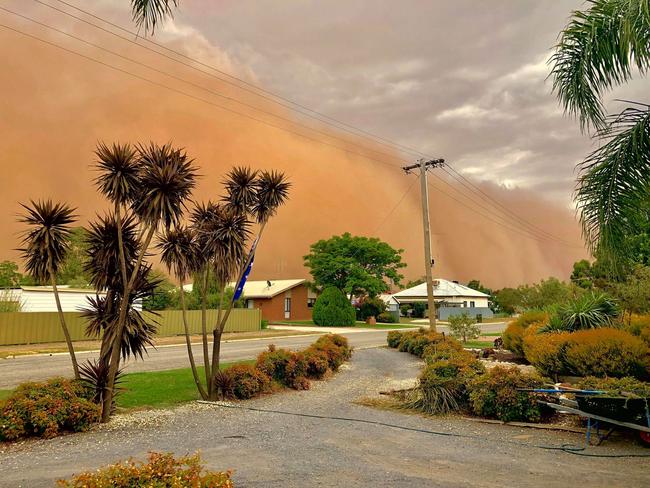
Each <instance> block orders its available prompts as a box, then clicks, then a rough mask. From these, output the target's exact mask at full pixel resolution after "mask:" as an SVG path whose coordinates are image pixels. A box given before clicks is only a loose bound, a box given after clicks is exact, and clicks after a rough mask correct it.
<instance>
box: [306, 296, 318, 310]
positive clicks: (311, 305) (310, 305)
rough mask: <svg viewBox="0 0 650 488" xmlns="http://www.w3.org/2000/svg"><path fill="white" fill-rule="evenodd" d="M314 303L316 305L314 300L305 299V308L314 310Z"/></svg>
mask: <svg viewBox="0 0 650 488" xmlns="http://www.w3.org/2000/svg"><path fill="white" fill-rule="evenodd" d="M315 303H316V299H315V298H308V299H307V308H314V304H315Z"/></svg>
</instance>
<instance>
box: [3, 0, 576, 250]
mask: <svg viewBox="0 0 650 488" xmlns="http://www.w3.org/2000/svg"><path fill="white" fill-rule="evenodd" d="M35 1H37V2H38V3H40V4H42V5H46V6H49V5H48V4H45V3H43V2H40V1H39V0H35ZM63 3H65V2H63ZM66 5H67V4H66ZM50 7H51V6H50ZM52 8H55V7H52ZM0 9H1V10H4V11H5V12H8V13H10V14H13V15H15V16H18V17H20V18H23V19H25V20H28V21H31V22H33V23H35V24H37V25H41V26H43V27H45V28H48V29H50V30H53V31H55V32H57V33H59V34H62V35H65V36H67V37H70V38H72V39H74V40H77V41H79V42H82V43H84V44H86V45H90V46H91V47H94V48H97V49H100V50H103V51H105V52H108V53H109V54H112V55H114V56H117V57H120V58H122V59H125V60H127V61H130V62H133V63H137V64H139V65H141V66H143V67H145V68H147V69H150V70H152V71H154V72H157V73H160V74H163V75H165V76H169V77H171V78H172V79H176V80H178V81H181V82H184V83H187V84H190V85H191V86H194V87H197V88H200V89H202V90H205V91H207V92H209V93H211V94H213V95H216V96H220V97H223V98H226V99H227V100H229V101H234V102H236V103H241V104H243V105H245V106H247V107H249V108H252V109H254V110H259V111H261V112H263V113H266V114H268V115H271V116H274V117H276V115H275V114H272V113H270V112H266V111H263V110H261V109H258V108H257V107H254V106H252V105H250V104H246V103H244V102H241V101H239V100H237V99H233V98H232V97H228V96H224V95H222V94H220V93H218V92H215V91H213V90H210V89H208V88H205V87H202V86H200V85H197V84H195V83H192V82H189V81H187V80H184V79H182V78H180V77H177V76H174V75H170V74H169V73H166V72H164V71H162V70H159V69H157V68H155V67H153V66H150V65H146V64H144V63H141V62H139V61H138V60H134V59H132V58H128V57H126V56H124V55H122V54H120V53H116V52H115V51H111V50H108V49H106V48H104V47H102V46H100V45H97V44H95V43H92V42H89V41H86V40H85V39H82V38H79V37H77V36H74V35H72V34H69V33H67V32H65V31H62V30H60V29H57V28H55V27H52V26H49V25H47V24H44V23H42V22H39V21H37V20H35V19H32V18H29V17H27V16H24V15H22V14H19V13H17V12H14V11H11V10H9V9H6V8H4V7H0ZM55 9H56V8H55ZM56 10H58V9H56ZM61 12H63V13H65V12H64V11H61ZM75 18H76V17H75ZM91 25H93V26H95V24H91ZM2 27H4V28H7V29H9V30H12V31H14V32H17V33H19V34H22V35H25V36H27V37H31V38H33V39H36V40H39V41H41V42H44V43H46V44H49V45H52V46H54V47H57V48H59V49H62V50H64V51H67V52H69V53H72V54H76V55H78V56H81V57H83V58H85V59H88V60H91V61H94V62H97V63H99V64H102V65H104V66H107V67H109V68H112V69H115V70H118V71H120V72H122V73H125V74H128V75H131V76H134V77H136V78H138V79H140V80H143V81H147V82H149V83H152V84H154V85H157V86H160V87H163V88H166V89H168V90H171V91H174V92H177V93H180V94H182V95H185V96H188V97H190V98H194V99H196V100H199V101H203V102H204V103H208V104H210V105H213V106H216V107H218V108H221V109H223V110H226V111H229V112H232V113H235V114H237V115H240V116H244V117H247V118H250V119H252V120H255V121H257V122H260V123H263V124H266V125H269V126H271V127H274V128H277V129H280V130H285V131H288V132H291V133H293V134H296V135H299V136H301V137H305V138H307V139H310V140H313V141H316V142H320V143H322V144H326V145H330V146H333V147H336V148H338V149H341V150H344V151H346V152H348V153H351V154H356V155H359V156H362V157H365V158H367V159H370V160H373V161H375V162H379V163H382V164H385V165H389V166H391V167H393V168H397V166H396V165H393V164H391V163H389V162H387V161H384V160H378V159H376V158H372V157H369V156H368V155H366V154H363V153H359V152H356V151H351V150H349V149H348V148H345V147H341V146H338V145H335V144H331V143H329V142H326V141H322V140H320V139H316V138H313V137H310V136H308V135H305V134H303V133H300V132H296V131H293V130H291V129H288V128H286V127H282V126H277V125H275V124H271V123H269V122H268V121H264V120H261V119H258V118H256V117H252V116H251V115H249V114H245V113H242V112H239V111H236V110H233V109H230V108H228V107H224V106H222V105H219V104H215V103H212V102H210V101H208V100H205V99H203V98H200V97H196V96H194V95H191V94H188V93H186V92H183V91H181V90H177V89H175V88H172V87H169V86H167V85H165V84H162V83H159V82H157V81H154V80H150V79H148V78H145V77H142V76H139V75H136V74H134V73H131V72H129V71H127V70H123V69H121V68H117V67H115V66H113V65H110V64H108V63H104V62H102V61H99V60H97V59H95V58H91V57H89V56H85V55H83V54H81V53H79V52H77V51H73V50H69V49H67V48H65V47H63V46H60V45H58V44H55V43H52V42H50V41H47V40H44V39H41V38H39V37H37V36H33V35H30V34H27V33H25V32H22V31H19V30H17V29H13V28H11V27H9V26H6V25H2ZM99 28H101V27H99ZM103 30H104V29H103ZM107 32H110V31H107ZM136 44H137V45H138V46H141V45H140V44H138V43H136ZM154 52H156V51H154ZM278 118H281V119H282V120H285V121H287V122H289V123H291V124H294V125H295V122H294V121H292V120H289V119H286V118H283V117H278ZM298 125H299V126H301V127H303V128H307V129H308V130H315V131H316V132H319V133H322V134H325V135H327V136H328V137H332V136H331V135H330V134H327V133H324V132H322V131H318V130H316V129H313V128H311V127H308V126H304V125H301V124H298ZM334 138H336V137H334ZM339 139H340V138H339ZM341 140H343V141H344V142H345V143H346V144H349V143H350V142H349V141H347V140H345V139H341ZM354 145H355V146H356V147H362V146H358V145H356V144H354ZM362 148H363V149H365V150H370V151H374V150H371V149H368V148H365V147H362ZM374 152H376V153H379V154H382V155H386V156H389V157H391V158H394V159H395V160H398V161H401V162H407V161H406V160H401V159H398V158H397V157H396V156H393V155H388V154H386V153H381V152H378V151H374ZM435 176H436V177H437V178H438V179H439V180H440V181H442V182H443V183H444V184H446V185H448V186H450V187H451V188H452V189H454V190H456V191H458V192H459V194H461V195H463V196H464V197H465V198H467V199H468V200H470V201H472V202H473V203H474V204H476V205H478V206H479V207H481V208H483V209H485V210H486V211H488V212H491V210H490V209H489V208H487V207H486V206H485V205H482V204H481V203H480V202H478V201H476V200H475V199H473V198H471V197H469V196H467V195H465V194H464V193H462V192H460V191H459V190H458V189H456V188H454V187H453V186H451V185H450V184H449V183H447V182H446V181H445V180H444V179H442V178H440V177H439V176H438V175H435ZM461 176H462V175H461ZM465 186H466V185H465ZM438 191H440V190H438ZM441 193H443V194H445V195H447V196H449V197H450V198H453V197H451V196H450V195H449V194H448V193H445V192H442V191H441ZM454 200H456V201H458V200H457V199H454ZM465 206H466V207H467V205H465ZM468 208H469V207H468ZM489 220H491V221H493V222H497V221H496V220H494V219H493V218H489ZM497 223H498V222H497ZM500 225H506V224H500ZM507 228H510V229H512V227H510V226H507ZM522 229H523V230H524V231H525V232H527V233H529V234H532V236H534V237H531V238H537V240H543V239H547V240H548V239H552V240H555V239H554V238H553V237H547V236H545V235H541V234H535V233H533V232H532V231H530V230H528V229H525V228H522ZM520 234H521V233H520ZM547 234H548V233H547ZM522 235H523V234H522ZM549 235H550V234H549ZM558 242H561V243H563V244H564V245H568V246H571V244H569V243H568V242H566V241H561V240H558ZM575 247H579V246H575ZM580 247H581V246H580Z"/></svg>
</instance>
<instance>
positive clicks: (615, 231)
mask: <svg viewBox="0 0 650 488" xmlns="http://www.w3.org/2000/svg"><path fill="white" fill-rule="evenodd" d="M588 5H589V8H588V9H586V10H582V11H575V12H574V13H573V16H572V18H571V20H570V21H569V24H568V25H567V26H566V27H565V29H564V30H563V31H562V32H561V33H560V40H559V43H558V44H557V46H556V51H555V54H554V55H553V57H552V60H551V62H552V65H553V68H552V72H551V76H552V77H553V88H554V90H555V92H556V93H557V96H558V98H559V100H560V103H561V104H562V105H563V107H564V109H565V111H566V112H567V113H569V114H570V115H573V116H576V117H578V118H579V119H580V124H581V128H582V129H583V131H593V136H594V138H596V139H600V142H599V147H598V149H596V150H595V151H594V152H592V153H591V154H590V155H589V156H587V158H586V159H585V160H584V161H583V162H582V163H581V164H580V165H579V178H578V189H577V192H576V200H577V203H578V206H579V209H580V218H581V222H582V225H583V228H584V233H585V236H586V238H587V241H588V244H589V245H590V248H591V250H592V252H593V253H594V254H597V255H598V257H599V259H602V260H604V261H606V262H607V268H608V271H609V272H610V273H612V274H614V275H620V274H621V273H622V267H623V265H624V263H625V261H626V260H627V259H628V258H629V256H630V254H631V251H630V249H629V246H627V245H626V244H627V239H626V237H627V236H629V235H632V234H634V232H635V222H636V221H637V220H638V217H639V214H640V211H641V209H642V207H643V203H644V202H647V201H648V199H649V197H650V105H647V104H644V103H637V102H628V103H629V104H630V105H629V106H628V107H627V108H625V109H624V110H623V111H622V112H621V113H619V114H617V115H615V116H611V117H607V115H606V113H605V107H604V100H603V96H604V93H605V92H606V91H609V90H611V89H612V88H614V87H616V86H618V85H621V84H623V83H626V82H627V81H629V80H630V79H631V78H632V75H633V74H636V73H639V74H641V75H645V74H646V73H647V70H648V68H649V67H650V2H649V0H592V1H591V2H589V4H588Z"/></svg>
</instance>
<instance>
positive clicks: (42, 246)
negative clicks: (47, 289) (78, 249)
mask: <svg viewBox="0 0 650 488" xmlns="http://www.w3.org/2000/svg"><path fill="white" fill-rule="evenodd" d="M21 206H22V207H23V208H24V209H25V212H26V213H25V214H23V215H21V216H20V217H19V219H18V221H19V222H20V223H23V224H26V225H27V226H28V229H27V230H26V231H25V232H23V234H22V238H23V239H22V243H23V246H24V247H22V248H21V249H19V251H20V252H21V257H22V258H23V259H24V260H25V269H26V271H27V272H28V273H29V274H30V275H31V276H33V277H34V278H36V279H37V280H38V281H41V282H45V281H48V280H49V278H50V269H51V270H52V272H53V273H54V274H56V273H57V271H58V270H59V267H60V266H61V264H62V263H63V261H64V259H65V257H66V255H67V252H68V249H69V238H70V235H71V233H72V228H71V224H72V223H73V222H74V221H75V219H76V215H75V214H74V209H73V208H71V207H69V206H68V205H67V204H64V203H54V202H52V200H44V201H41V200H39V201H36V202H35V201H31V202H30V205H23V204H21Z"/></svg>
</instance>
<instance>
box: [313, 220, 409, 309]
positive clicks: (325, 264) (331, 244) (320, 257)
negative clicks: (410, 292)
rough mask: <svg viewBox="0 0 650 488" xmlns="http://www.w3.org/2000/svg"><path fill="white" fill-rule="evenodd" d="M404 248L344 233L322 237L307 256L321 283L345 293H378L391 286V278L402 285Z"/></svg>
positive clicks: (373, 294)
mask: <svg viewBox="0 0 650 488" xmlns="http://www.w3.org/2000/svg"><path fill="white" fill-rule="evenodd" d="M403 251H404V250H403V249H393V248H392V247H391V246H390V245H388V244H387V243H385V242H383V241H381V240H379V239H377V238H376V237H360V236H352V235H351V234H350V233H348V232H346V233H345V234H343V235H341V236H334V237H331V238H330V239H326V240H320V241H318V242H316V243H314V244H312V245H311V247H310V253H309V254H308V255H306V256H304V260H305V266H307V267H308V268H309V270H310V272H311V275H312V276H313V278H314V284H315V285H316V286H318V287H327V286H334V287H336V288H338V289H339V290H341V291H342V292H343V293H344V294H350V295H352V296H362V295H369V296H371V297H374V296H376V295H378V294H379V293H382V292H384V291H386V290H388V288H389V283H388V282H389V281H390V282H392V283H393V284H395V285H399V284H400V281H401V279H402V278H403V276H402V275H401V274H400V273H399V270H400V269H401V268H404V267H405V266H406V264H404V263H403V262H402V256H401V254H402V252H403Z"/></svg>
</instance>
